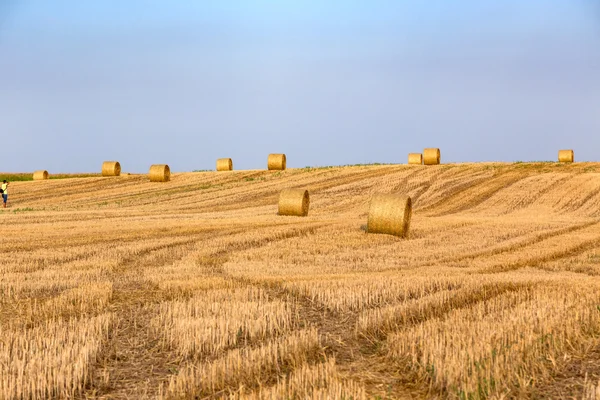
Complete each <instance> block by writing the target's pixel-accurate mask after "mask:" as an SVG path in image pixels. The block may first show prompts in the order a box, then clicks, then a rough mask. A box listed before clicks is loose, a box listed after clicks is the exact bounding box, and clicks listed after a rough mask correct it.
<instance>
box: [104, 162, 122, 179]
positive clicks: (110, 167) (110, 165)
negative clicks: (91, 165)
mask: <svg viewBox="0 0 600 400" xmlns="http://www.w3.org/2000/svg"><path fill="white" fill-rule="evenodd" d="M119 175H121V164H119V162H118V161H104V162H103V163H102V176H119Z"/></svg>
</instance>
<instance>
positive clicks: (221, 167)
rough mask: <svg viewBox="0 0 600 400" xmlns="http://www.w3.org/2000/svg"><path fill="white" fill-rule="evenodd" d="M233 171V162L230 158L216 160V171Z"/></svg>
mask: <svg viewBox="0 0 600 400" xmlns="http://www.w3.org/2000/svg"><path fill="white" fill-rule="evenodd" d="M231 170H233V161H232V160H231V158H219V159H218V160H217V171H231Z"/></svg>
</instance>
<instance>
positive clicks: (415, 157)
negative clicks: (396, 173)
mask: <svg viewBox="0 0 600 400" xmlns="http://www.w3.org/2000/svg"><path fill="white" fill-rule="evenodd" d="M408 163H409V164H412V165H422V164H423V154H421V153H409V154H408Z"/></svg>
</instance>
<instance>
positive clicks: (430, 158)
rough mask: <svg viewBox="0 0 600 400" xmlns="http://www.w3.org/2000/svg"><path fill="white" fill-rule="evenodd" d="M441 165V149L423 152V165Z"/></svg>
mask: <svg viewBox="0 0 600 400" xmlns="http://www.w3.org/2000/svg"><path fill="white" fill-rule="evenodd" d="M439 163H440V149H434V148H431V149H425V150H423V164H425V165H438V164H439Z"/></svg>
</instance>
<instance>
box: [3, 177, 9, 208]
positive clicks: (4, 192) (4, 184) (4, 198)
mask: <svg viewBox="0 0 600 400" xmlns="http://www.w3.org/2000/svg"><path fill="white" fill-rule="evenodd" d="M2 200H4V208H6V202H7V201H8V182H6V179H5V180H4V182H3V183H2Z"/></svg>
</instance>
